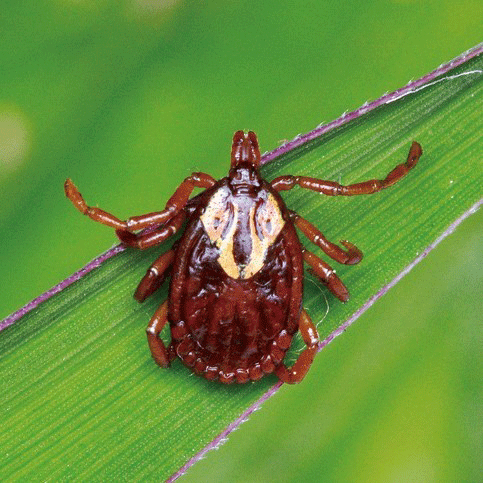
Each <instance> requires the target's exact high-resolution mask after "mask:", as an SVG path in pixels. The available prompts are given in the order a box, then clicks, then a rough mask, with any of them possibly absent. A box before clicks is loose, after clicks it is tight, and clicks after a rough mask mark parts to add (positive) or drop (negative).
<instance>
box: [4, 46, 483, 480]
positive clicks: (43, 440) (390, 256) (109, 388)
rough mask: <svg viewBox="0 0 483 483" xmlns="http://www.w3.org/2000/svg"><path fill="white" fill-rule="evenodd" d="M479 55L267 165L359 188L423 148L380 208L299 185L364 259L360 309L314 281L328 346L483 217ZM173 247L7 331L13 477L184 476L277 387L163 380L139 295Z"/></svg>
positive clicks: (349, 280)
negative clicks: (412, 149)
mask: <svg viewBox="0 0 483 483" xmlns="http://www.w3.org/2000/svg"><path fill="white" fill-rule="evenodd" d="M480 51H481V48H480ZM470 57H471V56H467V57H465V58H463V61H462V63H461V65H459V67H457V68H456V69H454V70H451V71H450V72H448V73H445V74H443V77H440V78H438V79H436V81H432V82H430V83H429V84H424V86H426V87H424V89H419V90H416V91H414V92H413V93H411V94H408V95H404V96H402V97H398V99H397V100H395V101H394V102H390V103H385V104H383V105H381V106H380V107H378V108H377V109H373V110H369V109H367V107H366V108H365V110H366V112H365V113H359V115H358V116H355V117H354V119H350V120H349V122H343V123H340V124H339V125H337V126H335V127H332V129H330V130H328V131H326V132H324V133H323V134H322V135H319V136H318V137H316V138H314V139H311V140H309V141H307V142H305V143H303V144H300V145H298V144H297V145H296V146H294V145H292V146H290V150H288V151H287V152H285V153H283V154H281V155H280V156H278V157H277V159H276V160H274V161H273V162H272V163H269V164H267V166H266V167H265V168H264V174H265V175H266V177H267V178H268V179H271V178H273V177H275V176H277V175H279V174H290V173H289V172H291V173H297V174H300V175H306V176H318V177H323V178H326V179H335V180H338V181H341V182H343V183H345V184H347V183H352V182H357V181H360V180H365V179H370V178H372V177H383V176H384V175H385V174H386V173H387V172H388V171H389V170H390V169H392V167H393V166H394V165H395V164H397V163H399V162H401V161H402V160H403V159H404V158H405V156H406V153H407V149H408V147H409V144H410V142H411V141H412V140H413V139H417V140H418V141H419V142H420V143H421V144H422V145H423V148H424V150H425V154H424V156H423V158H422V160H421V162H420V164H419V165H418V167H417V168H416V170H414V171H413V172H411V174H410V175H409V176H408V177H407V178H406V179H405V180H404V181H402V182H401V183H400V184H398V185H397V186H396V187H394V188H392V189H391V190H387V191H385V192H383V193H380V194H378V195H374V196H373V197H359V198H352V199H351V198H348V199H337V200H334V199H328V198H324V197H322V196H318V195H316V194H313V193H307V192H303V191H302V190H293V191H292V192H290V193H287V196H285V198H286V200H287V204H288V205H289V206H290V207H291V208H292V209H295V210H296V211H298V212H300V213H301V214H302V215H303V216H304V217H306V218H308V219H309V220H310V221H312V222H313V223H314V224H316V225H318V226H320V227H321V228H322V230H323V231H324V233H325V235H326V236H327V237H328V238H329V239H332V240H338V239H339V238H347V239H349V240H350V241H352V242H353V243H355V244H356V245H358V246H359V247H360V248H361V249H363V251H364V252H365V255H366V256H365V259H364V262H363V263H362V264H361V265H360V266H358V267H337V270H338V274H339V276H340V277H341V278H342V279H343V280H344V282H345V283H346V285H347V286H348V287H349V289H350V290H351V293H352V298H351V301H350V302H349V303H348V304H346V305H342V304H340V303H338V302H337V301H335V300H334V299H333V298H332V297H331V296H330V295H328V294H325V296H326V297H327V303H328V304H329V307H330V309H329V312H328V314H327V315H326V306H325V303H321V300H323V298H324V296H323V295H321V291H320V289H319V288H318V287H317V286H316V285H314V284H311V283H308V284H307V286H306V294H305V299H304V305H305V306H306V308H307V310H308V312H309V313H310V314H311V316H312V318H313V319H314V320H315V321H318V322H319V331H320V333H321V337H322V338H326V337H331V334H334V331H336V330H337V329H338V327H341V324H343V323H344V322H346V321H348V320H349V318H350V317H351V315H352V314H354V313H355V312H356V311H358V310H361V308H363V307H364V306H366V305H367V304H368V303H369V301H370V300H371V298H372V297H374V295H375V294H377V293H378V291H380V290H381V289H383V287H385V286H387V285H388V284H389V283H390V282H391V281H392V280H394V279H395V278H396V277H398V276H399V274H401V272H402V271H403V270H404V269H405V267H408V266H410V265H411V264H412V263H414V260H416V259H417V257H421V256H422V254H424V251H425V250H427V249H428V247H430V246H431V244H433V243H434V242H435V240H436V239H437V237H438V236H441V234H442V233H445V232H446V231H447V230H448V227H449V226H450V225H451V223H452V222H454V220H456V219H457V218H458V217H461V216H462V215H463V214H464V213H467V212H469V210H470V209H474V207H476V206H477V205H476V204H477V203H478V202H479V200H480V198H481V194H482V167H481V152H482V142H481V131H482V127H483V126H482V121H481V108H482V103H483V96H482V90H483V89H482V88H483V83H482V78H483V76H482V75H481V72H482V71H483V59H482V56H481V54H480V55H475V56H474V57H473V58H470ZM469 58H470V59H469ZM468 59H469V60H468ZM443 79H445V80H443ZM472 207H473V208H472ZM165 249H166V246H164V247H160V248H159V249H156V250H153V251H150V252H149V253H138V252H134V251H132V250H125V251H123V252H122V253H119V254H117V255H116V256H115V257H112V258H109V259H107V260H106V261H104V263H102V265H101V266H100V268H98V269H96V270H94V271H91V272H89V273H88V274H86V275H85V276H83V277H82V278H81V279H80V280H78V281H77V282H76V283H75V284H72V285H69V286H67V287H65V288H63V290H62V291H61V292H60V293H59V294H57V295H56V296H55V297H51V298H49V299H48V300H45V301H43V302H42V304H40V305H39V306H38V307H36V308H35V309H34V310H31V311H29V312H27V313H25V314H24V315H23V316H22V317H21V318H19V320H17V321H16V322H15V323H14V324H12V325H10V326H9V327H8V328H7V329H6V330H3V331H2V334H1V337H0V354H1V355H0V364H1V367H2V384H1V386H0V397H1V398H2V401H3V420H2V422H1V423H0V424H1V431H0V445H1V447H2V448H3V449H4V451H3V452H2V454H1V455H0V468H2V469H1V470H0V472H1V475H2V477H3V478H10V479H35V480H40V479H54V480H57V479H69V478H73V477H75V478H78V479H96V480H102V479H129V480H132V479H154V478H156V479H159V478H167V477H169V476H170V475H174V476H176V471H177V470H178V469H179V468H180V467H182V466H183V465H184V464H185V463H186V461H187V460H189V459H190V458H192V457H193V455H196V454H197V453H199V451H200V450H201V449H202V448H204V447H208V448H210V445H211V446H213V443H212V442H213V441H216V437H217V435H220V434H223V430H224V428H227V427H228V426H229V425H230V424H231V423H232V422H233V421H234V420H236V418H237V417H239V416H240V414H243V412H244V411H245V410H246V408H253V407H254V406H253V405H254V403H255V402H256V401H258V400H260V398H264V397H266V396H264V394H267V391H270V390H271V389H270V388H271V387H273V386H274V384H275V383H276V379H275V378H273V377H268V378H266V379H265V380H262V381H260V382H258V383H256V384H248V385H243V386H229V387H226V386H221V385H218V384H213V383H209V382H207V381H204V380H202V379H200V378H196V377H193V376H192V375H191V374H190V373H189V371H188V370H186V369H185V368H184V367H182V366H181V364H179V363H178V362H177V363H175V364H173V367H172V368H171V369H170V370H167V371H161V370H160V369H159V368H157V367H156V366H155V365H154V363H153V362H152V361H151V358H150V356H149V352H148V349H147V346H146V343H145V336H144V328H145V325H146V324H147V321H148V320H149V317H150V314H152V313H153V311H154V310H155V308H156V306H157V305H158V304H159V303H160V301H161V300H163V299H164V298H165V297H166V290H165V289H164V290H162V291H161V292H160V293H159V294H158V295H157V296H155V297H154V299H153V300H150V301H148V302H146V303H145V304H143V305H138V304H137V303H136V302H134V301H133V300H132V292H133V289H134V287H135V286H136V282H137V280H138V279H139V278H140V277H141V276H142V274H143V273H144V271H145V270H146V267H147V266H148V265H149V263H150V261H152V260H153V259H154V258H155V256H156V254H157V253H159V252H160V251H163V250H165ZM153 252H156V253H153ZM10 320H12V319H10ZM7 322H8V320H7V319H6V321H4V323H3V326H5V327H6V326H7V325H9V324H7ZM300 345H301V343H300V341H297V344H296V347H295V348H294V350H295V351H296V350H297V349H299V348H300ZM268 394H270V393H268ZM207 445H208V446H207Z"/></svg>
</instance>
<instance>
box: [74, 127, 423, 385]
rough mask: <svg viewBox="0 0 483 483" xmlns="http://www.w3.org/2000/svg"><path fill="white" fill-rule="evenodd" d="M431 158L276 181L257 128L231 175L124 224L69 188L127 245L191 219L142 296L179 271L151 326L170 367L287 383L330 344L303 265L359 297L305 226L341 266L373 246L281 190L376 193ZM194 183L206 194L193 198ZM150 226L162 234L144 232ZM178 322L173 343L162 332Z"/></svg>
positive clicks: (182, 192) (228, 378) (147, 242)
mask: <svg viewBox="0 0 483 483" xmlns="http://www.w3.org/2000/svg"><path fill="white" fill-rule="evenodd" d="M421 154H422V149H421V146H420V145H419V144H418V143H416V142H414V143H413V144H412V146H411V149H410V151H409V155H408V158H407V161H406V162H405V163H402V164H399V165H398V166H396V168H395V169H393V170H392V171H391V172H390V173H389V174H388V175H387V177H386V178H385V179H384V180H371V181H365V182H363V183H358V184H353V185H349V186H342V185H340V184H339V183H336V182H333V181H324V180H319V179H314V178H307V177H303V176H281V177H279V178H276V179H274V180H273V181H272V182H270V183H269V182H268V181H265V180H264V179H263V178H262V177H261V176H260V172H259V164H260V151H259V147H258V141H257V137H256V135H255V133H253V132H251V131H250V132H249V133H247V134H245V133H244V132H243V131H237V132H236V133H235V135H234V137H233V146H232V151H231V168H230V172H229V174H228V176H227V177H226V178H223V179H221V180H219V181H216V180H215V179H213V178H212V177H211V176H209V175H207V174H203V173H193V174H192V175H191V176H189V177H188V178H186V179H185V180H184V181H183V183H181V185H180V186H179V187H178V189H177V190H176V192H175V193H174V195H173V196H172V197H171V198H170V199H169V201H168V203H167V204H166V208H165V209H164V210H163V211H159V212H155V213H149V214H147V215H141V216H136V217H133V218H129V219H128V220H127V221H121V220H119V219H118V218H116V217H115V216H113V215H111V214H109V213H106V212H105V211H103V210H101V209H99V208H94V207H89V206H87V205H86V203H85V201H84V199H83V198H82V196H81V194H80V193H79V191H78V190H77V188H76V187H75V186H74V184H73V183H72V181H70V180H69V179H68V180H67V181H66V182H65V193H66V195H67V197H68V198H69V199H70V200H71V201H72V203H73V204H74V206H75V207H76V208H77V209H78V210H79V211H80V212H82V213H84V214H85V215H87V216H89V217H90V218H92V219H93V220H95V221H98V222H100V223H103V224H105V225H108V226H111V227H113V228H115V229H116V233H117V236H118V237H119V239H120V240H121V241H122V242H123V243H125V244H126V245H129V246H131V247H135V248H138V249H141V250H143V249H145V248H148V247H151V246H154V245H157V244H159V243H161V242H163V241H164V240H166V239H167V238H169V237H170V236H172V235H173V234H174V233H176V232H177V231H178V230H179V229H180V228H181V226H182V225H183V223H184V222H185V221H187V224H186V228H185V231H184V233H183V235H182V236H181V239H180V240H179V241H178V242H177V243H176V244H175V246H173V248H172V249H171V250H169V251H167V252H166V253H164V254H163V255H161V256H160V257H159V258H158V259H157V260H156V261H155V262H154V263H153V264H152V265H151V267H150V268H149V269H148V271H147V273H146V275H145V276H144V278H143V279H142V280H141V283H140V284H139V286H138V288H137V290H136V293H135V295H134V296H135V298H136V299H137V300H138V301H140V302H142V301H143V300H145V299H146V297H148V296H149V295H151V294H152V293H153V292H154V291H155V290H156V289H157V288H159V286H160V285H161V284H162V283H163V282H164V280H165V278H166V275H167V273H168V272H171V283H170V287H169V296H168V300H167V301H166V302H164V303H163V304H162V305H161V306H160V307H159V308H158V309H157V310H156V312H155V313H154V315H153V317H152V319H151V321H150V323H149V325H148V328H147V336H148V342H149V347H150V349H151V353H152V355H153V357H154V360H155V361H156V362H157V363H158V364H159V365H160V366H161V367H168V365H169V363H170V362H171V361H172V360H173V359H174V358H175V357H176V356H178V357H179V358H180V359H181V360H182V362H183V363H184V364H185V365H186V366H188V367H189V368H190V369H191V370H193V371H194V372H195V373H197V374H200V375H203V376H204V377H205V378H206V379H209V380H215V379H218V380H219V381H221V382H223V383H231V382H239V383H243V382H246V381H249V380H252V381H254V380H257V379H260V378H261V377H262V376H263V375H264V374H270V373H272V372H274V373H275V374H276V375H277V376H278V377H279V378H280V379H281V380H282V381H284V382H288V383H296V382H300V381H301V380H302V379H303V378H304V376H305V374H306V373H307V371H308V369H309V367H310V365H311V364H312V361H313V359H314V356H315V354H316V352H317V348H318V344H319V336H318V333H317V329H316V328H315V326H314V324H313V323H312V321H311V320H310V317H309V316H308V314H307V312H306V311H305V310H304V309H303V307H302V294H303V271H304V262H305V263H306V264H307V265H309V267H310V268H311V269H312V271H313V273H315V275H316V276H317V277H318V278H319V279H320V281H321V282H322V283H323V284H324V285H326V286H327V288H328V289H329V290H330V291H331V292H332V293H333V294H334V295H335V296H336V297H337V298H338V299H339V300H341V301H342V302H346V301H347V300H348V298H349V293H348V291H347V289H346V287H345V286H344V284H343V283H342V281H341V280H340V279H339V277H338V276H337V275H336V274H335V272H334V271H333V270H332V268H331V267H330V266H329V265H328V264H327V263H325V262H324V261H322V260H321V259H320V258H319V257H317V256H316V255H314V254H313V253H311V252H309V251H308V250H307V249H306V248H304V247H303V246H302V245H301V243H300V241H299V238H298V236H297V233H296V227H297V228H298V229H299V230H300V231H301V232H302V233H303V234H304V235H305V236H306V237H307V238H308V239H309V240H310V241H311V242H312V243H314V244H315V245H317V246H318V247H319V248H321V249H322V250H323V251H324V252H325V253H326V254H327V255H328V256H330V257H331V258H333V259H334V260H336V261H337V262H339V263H344V264H348V265H352V264H355V263H358V262H359V261H360V260H361V259H362V253H361V252H360V251H359V250H358V249H357V248H356V247H355V246H354V245H352V244H351V243H349V242H347V241H342V242H341V243H342V244H343V245H344V247H345V248H346V250H344V249H342V248H340V247H339V246H337V245H335V244H333V243H331V242H330V241H329V240H327V239H326V238H325V237H324V235H323V234H322V233H321V232H320V231H319V230H318V229H317V228H315V227H314V226H313V225H312V224H310V223H309V222H308V221H307V220H304V219H303V218H302V217H300V216H299V215H297V214H296V213H295V212H293V211H291V210H289V209H288V208H287V207H286V206H285V203H284V202H283V200H282V198H281V197H280V195H279V192H280V191H284V190H289V189H292V188H293V187H294V186H295V185H299V186H301V187H302V188H307V189H310V190H312V191H316V192H318V193H323V194H325V195H328V196H336V195H343V196H352V195H360V194H370V193H375V192H377V191H380V190H382V189H384V188H387V187H389V186H392V185H393V184H394V183H396V182H397V181H399V180H400V179H401V178H402V177H403V176H404V175H406V173H407V172H408V171H409V170H410V169H411V168H413V167H414V166H415V165H416V163H417V162H418V160H419V157H420V156H421ZM195 187H197V188H205V191H204V192H202V193H201V194H200V195H199V196H197V197H195V198H191V199H190V196H191V193H192V191H193V189H194V188H195ZM144 228H151V230H148V231H145V232H141V233H138V234H136V233H133V232H134V231H137V230H142V229H144ZM167 322H169V324H170V326H171V342H170V344H169V346H168V348H166V347H165V345H164V343H163V341H162V340H161V339H160V338H159V334H160V332H161V330H162V329H163V327H164V326H165V325H166V323H167ZM297 330H300V332H301V335H302V337H303V340H304V342H305V344H306V345H307V347H306V348H305V349H304V351H303V352H302V353H301V354H300V355H299V357H298V359H297V361H296V362H295V364H294V365H293V366H292V367H286V366H285V364H284V363H283V359H284V356H285V353H286V351H287V350H288V348H289V347H290V345H291V342H292V337H293V335H294V334H295V333H296V332H297Z"/></svg>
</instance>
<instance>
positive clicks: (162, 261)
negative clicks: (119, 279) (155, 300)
mask: <svg viewBox="0 0 483 483" xmlns="http://www.w3.org/2000/svg"><path fill="white" fill-rule="evenodd" d="M173 261H174V250H169V251H167V252H166V253H163V254H162V255H161V256H160V257H158V258H157V259H156V261H155V262H154V263H153V264H152V265H151V266H150V267H149V268H148V270H147V272H146V275H144V277H143V279H142V280H141V282H140V283H139V285H138V288H137V289H136V292H135V293H134V298H135V299H136V300H137V301H138V302H144V300H146V299H147V298H148V297H149V296H150V295H152V294H153V293H154V292H155V291H156V290H158V288H159V287H161V285H162V284H163V282H164V281H165V280H166V275H167V273H168V271H169V269H170V268H171V265H172V264H173Z"/></svg>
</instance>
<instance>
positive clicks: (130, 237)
mask: <svg viewBox="0 0 483 483" xmlns="http://www.w3.org/2000/svg"><path fill="white" fill-rule="evenodd" d="M185 218H186V214H185V212H184V211H180V212H179V213H178V214H177V215H176V216H175V217H174V218H173V219H172V220H170V221H169V222H168V223H166V224H165V225H163V226H161V227H160V228H159V229H158V230H156V231H153V232H150V233H141V234H139V235H136V234H135V233H131V232H130V231H128V230H124V229H123V230H116V235H117V236H118V238H119V240H121V241H122V242H123V243H124V244H125V245H128V246H130V247H133V248H138V249H139V250H144V249H146V248H149V247H152V246H154V245H159V244H160V243H162V242H163V241H165V240H167V239H168V238H169V237H170V236H173V235H174V234H175V233H176V232H177V231H178V230H179V229H180V228H181V225H182V224H183V221H184V220H185Z"/></svg>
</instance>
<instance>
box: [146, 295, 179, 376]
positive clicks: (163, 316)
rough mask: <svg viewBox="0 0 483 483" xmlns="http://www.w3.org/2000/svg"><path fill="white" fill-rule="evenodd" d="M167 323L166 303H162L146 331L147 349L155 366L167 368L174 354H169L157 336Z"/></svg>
mask: <svg viewBox="0 0 483 483" xmlns="http://www.w3.org/2000/svg"><path fill="white" fill-rule="evenodd" d="M166 322H168V301H167V300H166V302H164V303H163V304H162V305H161V306H160V307H159V308H158V310H156V312H154V315H153V317H152V319H151V321H150V322H149V325H148V327H147V329H146V334H147V336H148V344H149V349H150V350H151V354H152V355H153V358H154V360H155V361H156V364H158V366H161V367H168V366H169V363H170V362H171V361H172V360H173V359H174V353H172V352H169V353H168V350H167V349H166V346H165V345H164V343H163V341H162V340H161V339H160V338H159V334H160V333H161V331H162V330H163V328H164V326H165V325H166Z"/></svg>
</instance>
